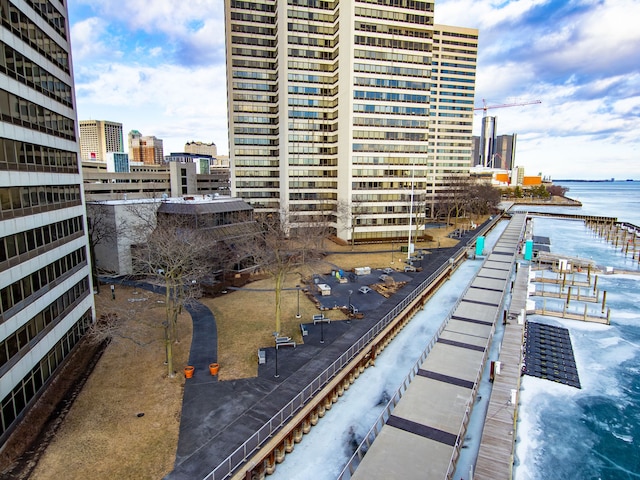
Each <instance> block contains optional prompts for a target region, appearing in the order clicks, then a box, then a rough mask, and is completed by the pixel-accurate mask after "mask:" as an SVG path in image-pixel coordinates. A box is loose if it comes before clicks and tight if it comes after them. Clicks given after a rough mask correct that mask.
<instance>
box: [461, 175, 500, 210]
mask: <svg viewBox="0 0 640 480" xmlns="http://www.w3.org/2000/svg"><path fill="white" fill-rule="evenodd" d="M468 201H469V203H468V206H467V209H468V211H469V212H470V213H471V214H473V215H475V216H476V218H477V217H479V216H481V215H487V214H489V213H490V212H492V211H493V210H495V209H496V208H497V207H498V204H499V203H500V191H499V190H498V189H497V188H496V187H494V186H492V185H491V183H489V182H476V183H473V182H472V183H471V185H470V189H469V195H468Z"/></svg>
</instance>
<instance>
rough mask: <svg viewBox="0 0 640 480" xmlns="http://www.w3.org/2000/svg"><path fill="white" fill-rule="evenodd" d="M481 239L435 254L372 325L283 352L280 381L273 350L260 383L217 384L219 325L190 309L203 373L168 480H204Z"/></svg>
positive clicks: (189, 399)
mask: <svg viewBox="0 0 640 480" xmlns="http://www.w3.org/2000/svg"><path fill="white" fill-rule="evenodd" d="M474 234H475V232H468V233H466V234H465V235H463V237H462V238H461V239H460V243H459V246H458V247H455V248H441V249H436V250H432V253H431V254H429V255H427V256H426V257H425V260H424V261H423V265H422V267H423V271H422V272H418V273H415V274H411V277H412V279H411V281H410V282H409V283H408V284H407V285H405V287H403V288H402V289H401V290H400V291H399V292H397V293H396V294H395V295H393V296H392V297H391V298H389V299H385V300H384V301H383V302H382V303H381V304H380V305H379V306H378V308H376V309H375V311H369V312H367V315H366V316H365V318H364V319H362V320H353V321H351V322H349V323H347V322H345V321H340V322H332V323H331V324H330V325H328V324H327V325H324V326H323V327H322V328H323V329H324V339H325V342H324V343H320V334H321V332H320V328H321V326H320V325H313V324H311V325H309V334H308V335H307V336H306V337H305V338H304V341H305V343H304V344H303V345H298V346H296V348H292V347H285V348H281V349H279V350H278V374H279V377H278V378H275V368H276V367H275V365H276V362H275V355H276V353H275V349H274V348H267V349H265V351H266V364H264V365H260V367H259V370H258V376H257V377H256V378H250V379H243V380H229V381H224V382H219V381H217V376H216V377H212V376H211V375H210V374H209V369H208V365H209V364H210V363H212V362H214V361H215V359H216V357H217V332H216V328H215V320H214V319H213V315H212V314H211V312H209V311H208V310H207V309H206V307H204V306H199V307H195V308H193V309H190V310H189V313H191V315H192V317H193V322H194V324H193V340H192V345H191V352H190V356H189V362H190V364H191V365H193V366H195V372H194V376H193V378H191V379H188V380H187V381H186V382H185V388H184V398H183V403H182V414H181V419H180V434H179V441H178V451H177V454H176V461H175V468H174V470H173V471H172V472H171V473H169V474H168V475H167V476H166V477H165V478H166V480H182V479H184V480H187V479H188V480H198V479H204V478H205V477H206V476H207V475H208V474H209V473H211V471H212V470H213V469H214V468H215V467H217V466H218V465H219V464H221V463H222V462H224V461H225V460H226V459H227V457H228V456H229V455H231V454H232V453H233V452H234V451H235V450H236V449H237V448H238V447H239V446H241V445H242V444H243V443H244V442H245V441H246V440H247V439H248V438H250V437H251V436H252V435H253V434H254V433H255V432H256V431H258V430H259V429H260V428H261V427H262V426H263V425H264V424H265V423H266V422H268V421H269V419H270V418H271V417H272V416H273V415H275V414H276V413H277V412H278V411H279V410H280V409H281V408H282V407H284V406H285V405H286V404H287V403H288V402H289V401H290V400H291V399H292V398H293V397H294V396H295V395H297V394H298V393H299V392H300V391H301V390H302V389H303V388H305V387H306V386H307V385H308V384H309V383H310V382H311V381H312V380H313V379H315V378H316V377H317V376H318V374H319V373H320V372H322V371H323V370H324V369H325V368H326V367H327V366H328V365H330V364H331V363H332V362H334V361H335V360H336V359H337V358H338V357H340V355H342V354H343V353H344V352H345V351H346V350H347V349H348V348H350V347H351V346H352V345H353V344H354V343H355V342H356V341H357V340H358V339H359V338H360V337H362V336H363V335H364V333H365V332H367V331H368V330H369V329H370V328H371V327H372V326H373V325H374V324H375V323H376V322H377V321H379V320H380V319H381V318H382V317H383V316H384V315H385V314H386V313H387V312H388V311H390V310H391V309H392V308H393V307H394V306H395V305H396V303H397V299H398V298H403V296H404V295H403V292H410V291H411V290H412V289H413V288H415V285H417V284H419V283H420V282H422V281H423V280H424V279H426V278H427V277H428V276H429V275H430V274H431V273H433V272H434V271H435V270H437V269H438V268H439V267H440V266H441V265H443V264H445V263H447V262H448V261H449V258H450V257H451V255H452V254H453V253H454V252H455V251H457V250H458V249H459V248H460V245H465V244H466V243H467V242H470V240H471V239H472V237H473V236H474Z"/></svg>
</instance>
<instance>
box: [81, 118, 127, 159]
mask: <svg viewBox="0 0 640 480" xmlns="http://www.w3.org/2000/svg"><path fill="white" fill-rule="evenodd" d="M109 152H124V144H123V141H122V124H121V123H116V122H109V121H106V120H80V158H82V160H97V161H100V162H104V161H106V159H107V153H109Z"/></svg>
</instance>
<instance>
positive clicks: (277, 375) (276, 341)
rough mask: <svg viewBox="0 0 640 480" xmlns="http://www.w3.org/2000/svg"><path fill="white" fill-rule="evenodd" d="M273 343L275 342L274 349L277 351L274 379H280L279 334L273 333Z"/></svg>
mask: <svg viewBox="0 0 640 480" xmlns="http://www.w3.org/2000/svg"><path fill="white" fill-rule="evenodd" d="M273 342H274V347H275V349H276V373H275V375H274V377H275V378H278V377H279V376H280V375H279V374H278V332H273Z"/></svg>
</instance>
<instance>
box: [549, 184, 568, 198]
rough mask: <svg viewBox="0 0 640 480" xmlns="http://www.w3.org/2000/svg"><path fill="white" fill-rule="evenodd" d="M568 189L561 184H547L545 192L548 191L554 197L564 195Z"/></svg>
mask: <svg viewBox="0 0 640 480" xmlns="http://www.w3.org/2000/svg"><path fill="white" fill-rule="evenodd" d="M568 191H569V188H568V187H563V186H562V185H549V186H548V187H547V192H549V193H550V194H551V195H553V196H554V197H564V196H565V195H566V193H567V192H568Z"/></svg>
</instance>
